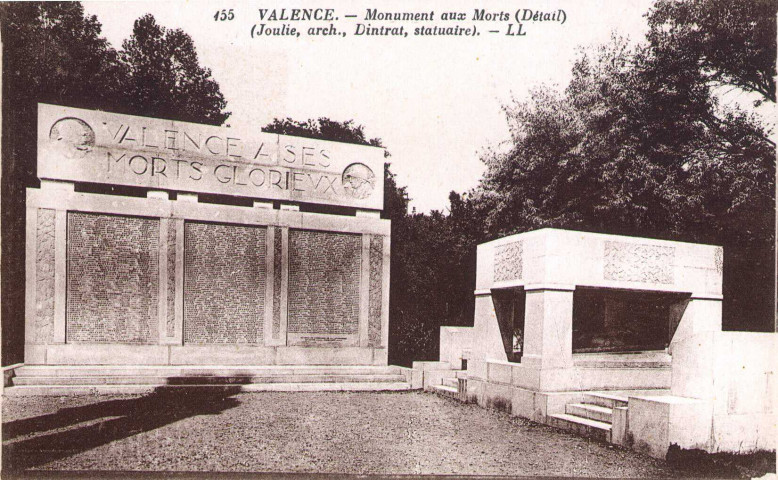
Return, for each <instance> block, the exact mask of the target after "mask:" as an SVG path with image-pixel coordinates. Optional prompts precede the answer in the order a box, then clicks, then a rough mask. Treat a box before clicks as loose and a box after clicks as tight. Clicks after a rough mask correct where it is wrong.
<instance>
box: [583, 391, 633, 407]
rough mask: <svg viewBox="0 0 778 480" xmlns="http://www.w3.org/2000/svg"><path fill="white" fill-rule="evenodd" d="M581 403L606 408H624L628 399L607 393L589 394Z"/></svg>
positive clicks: (627, 403)
mask: <svg viewBox="0 0 778 480" xmlns="http://www.w3.org/2000/svg"><path fill="white" fill-rule="evenodd" d="M583 403H588V404H590V405H597V406H600V407H606V408H611V409H612V408H615V407H626V406H628V405H629V399H628V398H627V397H626V396H625V395H619V394H617V393H607V392H591V393H587V394H586V395H585V396H584V401H583Z"/></svg>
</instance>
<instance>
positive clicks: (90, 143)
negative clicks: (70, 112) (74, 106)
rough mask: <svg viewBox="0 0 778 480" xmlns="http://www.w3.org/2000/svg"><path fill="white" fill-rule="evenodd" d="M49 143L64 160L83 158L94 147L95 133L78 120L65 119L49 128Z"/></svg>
mask: <svg viewBox="0 0 778 480" xmlns="http://www.w3.org/2000/svg"><path fill="white" fill-rule="evenodd" d="M49 141H51V143H52V144H53V145H54V148H55V149H57V150H58V151H59V152H60V153H61V154H62V155H63V156H64V157H66V158H84V156H86V155H87V154H88V153H89V152H91V151H92V148H93V147H94V146H95V132H94V130H92V127H90V126H89V124H87V123H86V122H85V121H83V120H81V119H80V118H75V117H65V118H61V119H59V120H57V121H56V122H54V125H52V126H51V131H50V132H49Z"/></svg>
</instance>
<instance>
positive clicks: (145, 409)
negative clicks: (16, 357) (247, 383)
mask: <svg viewBox="0 0 778 480" xmlns="http://www.w3.org/2000/svg"><path fill="white" fill-rule="evenodd" d="M239 392H240V386H237V385H235V386H224V387H205V388H202V387H179V388H166V387H159V388H157V389H155V390H154V391H153V392H151V393H149V394H147V395H144V396H141V397H137V398H130V399H115V400H106V401H103V402H98V403H93V404H89V405H84V406H81V407H73V408H64V409H61V410H59V411H57V412H56V413H52V414H47V415H40V416H38V417H32V418H26V419H23V420H16V421H12V422H8V423H7V424H4V425H3V471H5V472H20V471H24V470H27V469H30V468H34V467H37V466H40V465H44V464H46V463H49V462H52V461H54V460H59V459H61V458H64V457H68V456H70V455H75V454H78V453H81V452H84V451H87V450H90V449H92V448H96V447H99V446H101V445H105V444H107V443H110V442H113V441H115V440H119V439H123V438H127V437H130V436H132V435H136V434H139V433H143V432H148V431H150V430H154V429H157V428H160V427H162V426H165V425H168V424H171V423H174V422H177V421H179V420H182V419H184V418H187V417H193V416H198V415H214V414H218V413H221V412H223V411H225V410H227V409H230V408H233V407H235V406H237V405H239V404H240V402H239V401H238V400H237V399H235V398H231V397H232V396H233V395H235V394H237V393H239ZM56 430H59V431H56ZM51 431H54V432H52V433H47V434H43V435H36V436H33V437H31V438H25V439H22V440H18V441H14V439H16V438H19V437H24V436H29V435H35V434H37V433H42V432H51Z"/></svg>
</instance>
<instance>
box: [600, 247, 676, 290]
mask: <svg viewBox="0 0 778 480" xmlns="http://www.w3.org/2000/svg"><path fill="white" fill-rule="evenodd" d="M674 256H675V248H674V247H663V246H659V245H643V244H639V243H628V242H614V241H606V242H605V269H604V276H605V280H616V281H621V282H641V283H659V284H666V285H668V284H672V283H673V282H674V279H673V258H674Z"/></svg>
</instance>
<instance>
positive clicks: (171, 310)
mask: <svg viewBox="0 0 778 480" xmlns="http://www.w3.org/2000/svg"><path fill="white" fill-rule="evenodd" d="M166 288H167V318H166V321H167V325H165V331H166V333H167V336H168V337H172V336H174V335H175V333H176V225H175V223H174V222H168V230H167V285H166Z"/></svg>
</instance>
